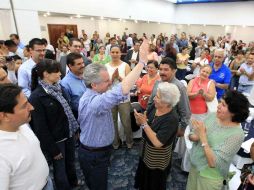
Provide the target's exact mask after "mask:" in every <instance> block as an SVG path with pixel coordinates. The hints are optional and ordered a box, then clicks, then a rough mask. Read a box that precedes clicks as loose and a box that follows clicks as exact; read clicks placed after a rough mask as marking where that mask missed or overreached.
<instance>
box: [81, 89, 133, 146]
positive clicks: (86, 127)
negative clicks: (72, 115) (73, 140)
mask: <svg viewBox="0 0 254 190" xmlns="http://www.w3.org/2000/svg"><path fill="white" fill-rule="evenodd" d="M127 98H128V96H126V95H123V92H122V85H121V84H118V85H116V86H114V87H113V88H112V89H111V90H108V91H107V92H105V93H103V94H100V93H98V92H96V91H94V90H92V89H90V88H87V89H86V91H85V93H84V94H83V96H82V97H81V99H80V102H79V110H78V113H79V116H78V121H79V123H80V129H81V133H80V142H81V143H82V144H84V145H86V146H89V147H104V146H108V145H111V144H112V142H113V140H114V135H115V134H114V123H113V118H112V114H111V109H112V108H113V107H114V106H115V105H118V104H119V103H120V102H121V101H123V100H125V99H127Z"/></svg>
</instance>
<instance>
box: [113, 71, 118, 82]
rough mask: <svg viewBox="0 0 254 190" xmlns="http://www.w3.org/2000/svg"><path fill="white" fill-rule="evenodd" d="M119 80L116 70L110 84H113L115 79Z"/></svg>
mask: <svg viewBox="0 0 254 190" xmlns="http://www.w3.org/2000/svg"><path fill="white" fill-rule="evenodd" d="M118 78H119V72H118V68H117V69H116V70H115V71H114V73H113V75H112V82H114V80H115V79H118Z"/></svg>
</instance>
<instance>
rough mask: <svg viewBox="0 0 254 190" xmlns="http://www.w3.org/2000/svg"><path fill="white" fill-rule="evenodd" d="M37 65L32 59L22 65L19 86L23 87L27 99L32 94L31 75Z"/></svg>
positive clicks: (19, 73) (19, 72)
mask: <svg viewBox="0 0 254 190" xmlns="http://www.w3.org/2000/svg"><path fill="white" fill-rule="evenodd" d="M35 65H36V63H35V62H34V60H33V59H32V58H30V59H28V60H27V61H25V62H24V63H22V64H21V66H20V67H19V70H18V85H19V86H20V87H22V91H23V92H24V94H25V95H26V97H27V98H29V96H30V94H31V75H32V69H33V68H34V66H35Z"/></svg>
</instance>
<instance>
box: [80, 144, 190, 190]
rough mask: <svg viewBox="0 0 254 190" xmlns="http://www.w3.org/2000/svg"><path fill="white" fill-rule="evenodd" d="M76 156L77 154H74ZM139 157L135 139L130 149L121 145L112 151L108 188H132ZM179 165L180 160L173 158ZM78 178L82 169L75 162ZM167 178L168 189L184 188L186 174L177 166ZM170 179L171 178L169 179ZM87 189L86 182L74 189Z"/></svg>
mask: <svg viewBox="0 0 254 190" xmlns="http://www.w3.org/2000/svg"><path fill="white" fill-rule="evenodd" d="M76 156H77V155H76ZM138 159H139V141H138V140H136V141H135V144H134V146H133V148H132V149H130V150H128V149H127V148H126V147H121V148H119V149H118V150H113V151H112V157H111V166H110V168H109V179H108V190H134V187H133V185H134V176H135V172H136V168H137V164H138ZM174 162H175V163H178V165H180V160H179V159H176V160H174ZM76 164H77V172H78V176H79V179H81V180H82V181H84V177H83V174H82V171H81V169H80V167H79V163H78V162H77V163H76ZM176 165H177V164H176ZM173 168H174V169H172V172H171V174H172V175H171V176H172V177H169V178H168V185H167V186H168V187H167V189H168V190H185V186H186V180H187V174H186V173H182V172H180V171H179V167H173ZM171 179H172V180H171ZM77 189H79V190H88V188H87V186H86V184H84V185H83V186H82V187H80V188H76V190H77Z"/></svg>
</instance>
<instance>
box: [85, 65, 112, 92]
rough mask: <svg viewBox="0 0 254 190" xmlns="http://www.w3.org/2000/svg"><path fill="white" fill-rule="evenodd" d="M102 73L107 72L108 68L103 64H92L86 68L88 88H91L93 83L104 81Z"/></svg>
mask: <svg viewBox="0 0 254 190" xmlns="http://www.w3.org/2000/svg"><path fill="white" fill-rule="evenodd" d="M101 71H107V68H106V67H105V66H104V65H102V64H99V63H92V64H90V65H88V66H86V68H85V71H84V74H83V77H84V81H85V85H86V87H87V88H91V84H92V83H100V82H101V81H102V79H101V76H100V72H101Z"/></svg>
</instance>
